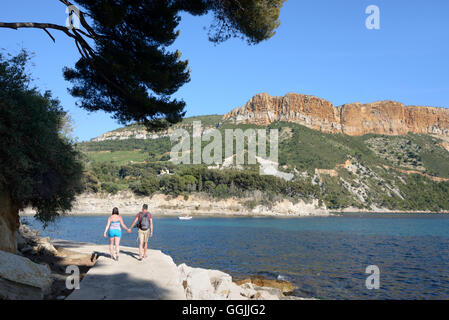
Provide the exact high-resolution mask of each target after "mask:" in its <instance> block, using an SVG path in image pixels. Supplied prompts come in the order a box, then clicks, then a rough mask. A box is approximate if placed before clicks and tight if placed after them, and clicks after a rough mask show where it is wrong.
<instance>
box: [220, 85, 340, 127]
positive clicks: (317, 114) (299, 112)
mask: <svg viewBox="0 0 449 320" xmlns="http://www.w3.org/2000/svg"><path fill="white" fill-rule="evenodd" d="M223 120H231V121H233V122H235V123H252V124H259V125H268V124H270V123H272V122H275V121H288V122H295V123H299V124H302V125H305V126H307V127H309V128H312V129H316V130H322V131H325V132H339V131H340V130H341V129H340V119H339V114H338V110H337V109H336V108H335V107H334V106H333V105H332V103H330V102H329V101H326V100H324V99H320V98H317V97H314V96H307V95H302V94H296V93H289V94H287V95H285V96H283V97H272V96H270V95H269V94H267V93H262V94H258V95H255V96H254V97H252V98H251V100H249V102H248V103H247V104H246V105H244V106H243V107H241V108H237V109H234V110H232V111H231V112H229V113H228V114H226V115H224V117H223Z"/></svg>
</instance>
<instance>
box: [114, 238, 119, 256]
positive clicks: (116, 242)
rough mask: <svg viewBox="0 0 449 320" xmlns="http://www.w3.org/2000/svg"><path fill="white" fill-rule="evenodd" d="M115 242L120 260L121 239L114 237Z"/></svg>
mask: <svg viewBox="0 0 449 320" xmlns="http://www.w3.org/2000/svg"><path fill="white" fill-rule="evenodd" d="M114 240H115V251H116V257H117V258H118V255H119V253H120V237H114Z"/></svg>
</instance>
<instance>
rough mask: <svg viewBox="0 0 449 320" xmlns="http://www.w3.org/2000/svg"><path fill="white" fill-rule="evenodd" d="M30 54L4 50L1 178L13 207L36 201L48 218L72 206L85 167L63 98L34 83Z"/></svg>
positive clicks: (39, 213)
mask: <svg viewBox="0 0 449 320" xmlns="http://www.w3.org/2000/svg"><path fill="white" fill-rule="evenodd" d="M28 59H29V55H28V54H27V53H26V52H25V51H23V52H21V53H20V54H18V55H17V56H14V57H11V58H6V57H5V56H4V55H1V54H0V136H1V137H2V138H1V139H0V150H1V155H0V183H1V184H3V185H4V186H5V187H6V189H8V191H9V193H10V195H11V198H12V200H13V202H14V204H15V206H17V207H18V208H19V209H22V208H24V207H26V206H32V207H34V208H35V209H36V210H37V218H39V219H41V220H43V221H48V220H51V219H52V218H53V217H55V216H57V215H58V214H59V213H63V212H65V211H67V210H70V209H71V207H72V202H73V200H74V198H75V195H76V194H77V193H79V192H81V189H82V187H81V179H82V169H83V168H82V164H81V161H80V160H79V153H78V152H77V151H76V150H75V148H74V146H73V144H72V142H71V140H70V139H69V138H68V137H66V136H65V135H64V131H63V129H64V126H65V119H66V113H65V112H64V111H63V109H62V108H61V106H60V103H59V101H58V100H56V99H54V98H52V97H51V94H50V93H49V92H45V93H44V94H41V93H39V91H38V90H37V89H36V88H31V86H30V79H29V76H28V74H27V73H26V65H27V61H28Z"/></svg>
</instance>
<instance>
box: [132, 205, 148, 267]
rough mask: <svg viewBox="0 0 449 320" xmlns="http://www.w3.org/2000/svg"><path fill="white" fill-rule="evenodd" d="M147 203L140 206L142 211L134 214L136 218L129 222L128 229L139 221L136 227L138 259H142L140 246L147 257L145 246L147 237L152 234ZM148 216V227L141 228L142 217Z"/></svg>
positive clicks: (146, 245)
mask: <svg viewBox="0 0 449 320" xmlns="http://www.w3.org/2000/svg"><path fill="white" fill-rule="evenodd" d="M147 210H148V205H146V204H144V205H143V206H142V211H141V212H139V213H138V214H137V215H136V218H135V219H134V221H133V223H132V224H131V227H130V229H132V228H133V227H134V225H135V224H136V223H137V222H139V224H138V225H137V227H138V228H139V230H138V234H139V261H142V248H143V249H144V254H143V257H144V258H146V257H147V247H148V238H151V237H152V236H153V217H152V216H151V213H150V212H148V211H147ZM143 217H145V218H148V219H149V222H150V223H149V228H148V229H146V228H143V227H142V225H141V223H140V222H141V220H142V218H143Z"/></svg>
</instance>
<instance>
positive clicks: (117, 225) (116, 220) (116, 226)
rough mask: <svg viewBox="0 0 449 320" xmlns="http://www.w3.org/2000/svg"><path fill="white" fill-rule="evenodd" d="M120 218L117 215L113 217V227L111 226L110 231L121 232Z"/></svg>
mask: <svg viewBox="0 0 449 320" xmlns="http://www.w3.org/2000/svg"><path fill="white" fill-rule="evenodd" d="M120 222H121V221H120V217H119V216H117V215H112V217H111V225H110V226H109V229H111V230H121V228H120Z"/></svg>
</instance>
